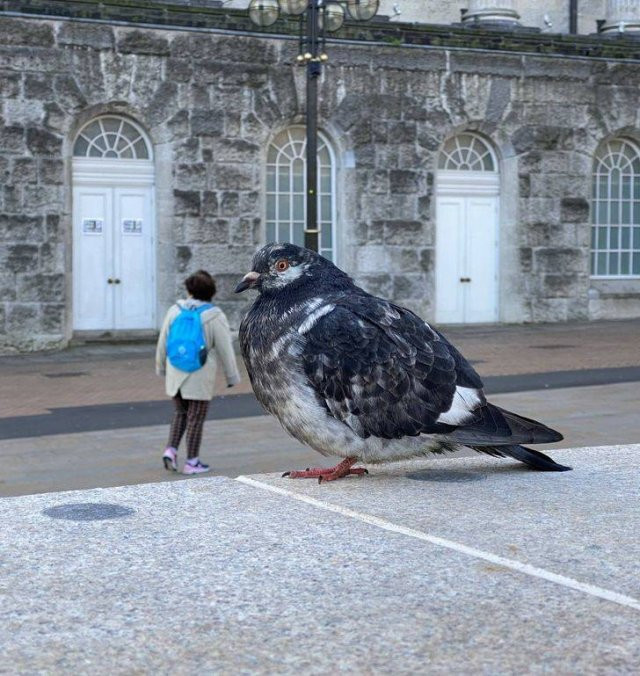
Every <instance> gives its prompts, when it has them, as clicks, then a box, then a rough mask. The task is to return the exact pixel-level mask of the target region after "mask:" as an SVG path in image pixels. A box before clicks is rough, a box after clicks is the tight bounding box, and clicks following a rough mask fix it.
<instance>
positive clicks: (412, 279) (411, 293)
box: [393, 274, 427, 300]
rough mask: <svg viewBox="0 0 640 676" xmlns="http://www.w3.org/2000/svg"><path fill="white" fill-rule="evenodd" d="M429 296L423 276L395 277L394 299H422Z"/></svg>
mask: <svg viewBox="0 0 640 676" xmlns="http://www.w3.org/2000/svg"><path fill="white" fill-rule="evenodd" d="M426 294H427V285H426V281H425V278H424V276H423V275H421V274H412V275H395V276H394V277H393V297H394V298H398V299H400V300H405V299H408V298H413V299H422V298H424V296H425V295H426Z"/></svg>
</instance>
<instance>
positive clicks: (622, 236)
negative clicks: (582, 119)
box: [591, 138, 640, 277]
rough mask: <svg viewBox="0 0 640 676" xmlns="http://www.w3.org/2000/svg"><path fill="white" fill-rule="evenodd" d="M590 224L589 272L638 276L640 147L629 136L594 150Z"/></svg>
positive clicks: (639, 268)
mask: <svg viewBox="0 0 640 676" xmlns="http://www.w3.org/2000/svg"><path fill="white" fill-rule="evenodd" d="M591 224H592V225H591V275H592V276H594V277H637V276H640V148H639V147H638V146H637V145H636V144H635V143H633V142H632V141H630V140H628V139H622V138H619V139H614V140H613V141H609V142H608V143H605V144H603V145H602V146H601V148H600V149H599V150H598V152H597V153H596V156H595V159H594V164H593V193H592V205H591Z"/></svg>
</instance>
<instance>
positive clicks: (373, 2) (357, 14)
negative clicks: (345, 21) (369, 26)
mask: <svg viewBox="0 0 640 676" xmlns="http://www.w3.org/2000/svg"><path fill="white" fill-rule="evenodd" d="M379 8H380V0H347V9H348V10H349V14H351V16H352V17H353V18H354V19H355V20H356V21H369V19H373V17H374V16H375V15H376V13H377V12H378V9H379Z"/></svg>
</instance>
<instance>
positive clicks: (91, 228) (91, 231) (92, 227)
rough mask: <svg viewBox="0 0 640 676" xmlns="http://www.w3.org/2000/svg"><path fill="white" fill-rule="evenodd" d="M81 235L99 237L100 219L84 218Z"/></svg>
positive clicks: (100, 230)
mask: <svg viewBox="0 0 640 676" xmlns="http://www.w3.org/2000/svg"><path fill="white" fill-rule="evenodd" d="M82 234H83V235H101V234H102V219H101V218H84V219H83V220H82Z"/></svg>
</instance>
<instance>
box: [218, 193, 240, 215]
mask: <svg viewBox="0 0 640 676" xmlns="http://www.w3.org/2000/svg"><path fill="white" fill-rule="evenodd" d="M239 208H240V194H239V193H237V192H235V191H230V190H225V191H224V192H223V193H222V197H221V200H220V213H221V214H222V215H223V216H235V215H237V213H238V210H239Z"/></svg>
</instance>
